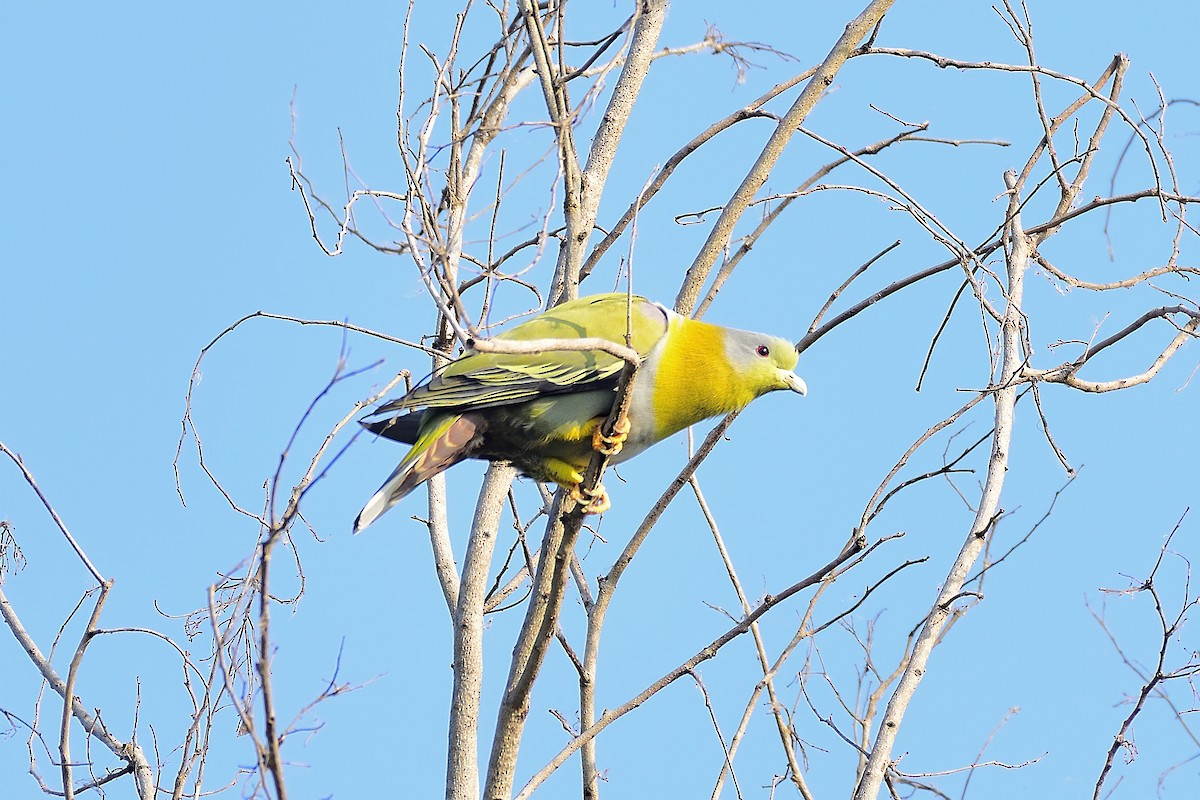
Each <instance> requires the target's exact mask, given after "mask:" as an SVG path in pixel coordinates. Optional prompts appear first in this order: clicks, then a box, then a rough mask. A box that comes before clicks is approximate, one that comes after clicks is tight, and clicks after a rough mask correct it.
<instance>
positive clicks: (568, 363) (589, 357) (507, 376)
mask: <svg viewBox="0 0 1200 800" xmlns="http://www.w3.org/2000/svg"><path fill="white" fill-rule="evenodd" d="M632 311H633V314H632V317H631V319H630V321H631V322H632V334H633V335H632V341H631V343H630V344H631V346H632V347H633V348H634V350H636V351H637V352H638V353H639V354H641V355H643V356H645V355H646V354H647V353H648V352H650V350H651V349H652V348H653V347H654V345H655V343H657V342H658V340H659V339H661V338H662V336H663V334H665V333H666V331H667V326H668V323H669V312H668V311H667V310H666V309H665V308H663V307H662V306H659V305H657V304H656V303H652V302H650V301H649V300H646V299H645V298H642V297H634V298H633V307H632ZM626 312H627V306H626V295H624V294H604V295H593V296H590V297H582V298H579V299H578V300H573V301H571V302H569V303H564V304H562V305H560V306H557V307H555V308H552V309H550V310H549V311H546V312H544V313H542V314H540V315H538V316H537V317H534V318H533V319H531V320H529V321H528V322H526V323H523V324H521V325H518V326H517V327H515V328H513V329H512V330H510V331H506V332H505V333H502V334H500V335H498V336H497V337H496V339H498V340H500V341H505V340H509V341H523V340H524V341H528V340H531V339H577V338H582V337H588V336H597V337H602V338H605V339H608V340H609V341H612V342H617V343H619V344H624V343H625V332H626V329H627V322H626V320H627V316H626ZM623 365H624V362H623V361H621V359H619V358H616V357H615V356H612V355H609V354H608V353H604V352H601V351H595V350H591V351H569V350H557V351H548V352H544V353H540V354H537V355H529V354H521V355H511V354H504V353H468V354H467V355H465V356H463V357H462V358H460V359H458V360H457V361H453V362H451V363H450V364H448V365H447V366H446V367H445V368H444V369H442V370H441V371H439V372H437V373H435V374H434V375H431V376H430V377H429V378H428V379H427V380H425V381H424V382H422V383H421V384H420V385H419V386H417V387H415V388H414V389H413V390H412V391H411V392H409V393H408V394H406V395H405V396H404V397H402V398H400V399H398V400H393V401H392V402H390V403H387V404H386V405H384V406H381V407H380V408H379V409H377V410H376V411H375V414H373V415H372V416H375V415H379V414H384V413H390V412H395V411H402V410H405V409H411V408H420V407H429V408H463V407H470V408H489V407H493V406H502V405H510V404H513V403H521V402H525V401H527V400H532V399H534V398H536V397H542V396H546V395H554V394H564V393H568V392H577V391H589V390H595V389H601V388H610V387H613V386H615V385H616V383H617V380H618V378H619V376H620V373H621V368H622V366H623Z"/></svg>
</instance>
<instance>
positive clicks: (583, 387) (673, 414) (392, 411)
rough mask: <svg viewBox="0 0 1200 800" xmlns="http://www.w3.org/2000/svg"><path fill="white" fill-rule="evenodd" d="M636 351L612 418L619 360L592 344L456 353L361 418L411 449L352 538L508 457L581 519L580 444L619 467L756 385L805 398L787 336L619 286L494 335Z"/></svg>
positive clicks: (737, 403) (737, 404)
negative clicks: (421, 491)
mask: <svg viewBox="0 0 1200 800" xmlns="http://www.w3.org/2000/svg"><path fill="white" fill-rule="evenodd" d="M627 331H628V332H629V333H630V334H631V335H630V337H629V341H628V345H629V346H630V347H632V348H633V349H634V350H635V351H636V352H637V354H638V356H639V357H640V358H641V359H642V361H641V364H640V366H639V369H638V372H637V376H636V378H635V380H634V383H633V390H632V394H631V397H630V403H629V409H628V412H627V415H626V416H625V417H623V418H622V419H621V420H620V421H619V423H618V424H617V426H616V429H615V432H614V435H613V436H611V437H607V436H605V435H604V434H603V433H602V432H601V424H602V423H603V421H604V419H605V418H606V417H607V416H608V415H609V414H610V413H611V411H612V407H613V401H614V400H615V399H616V390H617V384H618V381H619V379H620V376H621V371H622V369H623V367H624V366H625V362H624V361H623V360H622V359H620V358H618V357H616V356H614V355H612V354H610V353H607V352H605V351H602V350H582V351H580V350H577V351H569V350H557V351H551V350H546V351H542V352H539V353H537V354H530V353H522V354H506V353H498V352H491V351H490V350H489V352H479V351H475V350H471V349H468V350H467V351H466V352H465V353H464V355H463V356H462V357H461V358H459V359H457V360H455V361H452V362H450V363H449V364H447V365H446V366H445V367H443V368H442V369H440V370H437V371H436V372H434V373H433V374H432V375H430V376H429V377H428V378H426V379H425V380H424V381H422V382H421V383H420V384H419V385H417V386H416V387H415V388H413V389H412V390H411V391H409V392H408V393H407V394H405V395H404V396H403V397H401V398H399V399H396V400H392V401H391V402H388V403H385V404H384V405H382V406H380V407H379V408H377V409H375V410H374V411H373V412H371V413H370V414H367V415H366V416H365V417H364V418H363V419H361V420H360V424H361V425H362V426H363V427H364V428H366V429H367V430H369V431H371V432H372V433H375V434H378V435H379V436H382V437H384V438H387V439H392V440H395V441H398V442H402V443H405V444H410V445H412V448H411V449H410V450H409V451H408V453H407V454H406V455H405V456H404V458H403V459H401V461H400V464H399V466H397V467H396V469H395V471H393V472H392V474H391V475H390V476H388V479H387V480H386V481H384V483H383V485H382V486H380V487H379V490H378V491H377V492H376V493H375V494H374V495H372V497H371V498H370V499H369V500H368V501H367V503H366V505H365V506H364V507H363V509H362V511H361V513H359V515H358V517H357V518H356V519H355V521H354V532H355V533H358V532H360V531H362V530H363V529H365V528H366V527H367V526H368V525H370V524H371V523H372V522H374V521H375V520H376V519H378V518H379V516H380V515H381V514H383V513H384V512H385V511H387V510H388V509H390V508H391V507H392V506H394V505H396V503H398V502H399V501H400V500H401V499H402V498H404V496H405V495H407V494H409V493H410V492H412V491H413V490H414V489H416V488H417V486H419V485H420V484H421V483H423V482H425V481H427V480H429V479H430V478H431V477H433V476H434V475H437V474H438V473H440V472H442V471H444V470H446V469H449V468H450V467H452V466H454V465H455V464H457V463H458V462H460V461H462V460H464V459H468V458H475V459H484V460H487V461H507V462H510V463H511V464H513V466H515V467H516V468H517V470H518V471H519V472H521V473H523V474H524V475H527V476H529V477H532V478H534V479H535V480H537V481H541V482H544V483H555V484H558V485H559V486H560V487H562V488H564V489H565V490H567V491H568V492H570V493H571V494H572V496H573V497H574V498H575V500H576V501H578V502H580V503H582V504H583V505H584V507H585V511H587V512H588V513H602V512H603V511H605V510H607V509H608V508H609V506H610V505H611V501H610V499H609V497H608V494H607V492H606V491H605V490H604V488H603V486H598V487H597V488H596V489H595V490H594V491H593V492H592V493H591V495H590V496H585V495H584V494H583V493H582V492H581V491H580V483H581V482H582V481H583V472H584V470H585V469H586V468H587V465H588V462H589V461H590V459H591V455H592V451H593V450H601V451H602V452H604V453H606V454H608V455H610V458H611V460H612V461H613V462H621V461H625V460H626V459H629V458H632V457H633V456H635V455H637V454H639V453H641V452H642V451H644V450H645V449H646V448H648V447H650V446H651V445H653V444H656V443H657V442H660V441H662V440H663V439H666V438H667V437H669V436H671V435H672V434H674V433H677V432H678V431H681V430H683V429H684V428H686V427H689V426H691V425H694V424H696V423H698V422H702V421H703V420H705V419H708V418H710V417H715V416H718V415H722V414H727V413H730V412H732V411H738V410H740V409H742V408H745V407H746V406H747V405H748V404H749V403H750V402H751V401H752V400H754V399H755V398H757V397H760V396H762V395H764V394H766V393H768V392H773V391H776V390H790V391H793V392H796V393H798V394H801V395H804V394H806V393H807V391H808V387H807V385H806V384H805V382H804V381H803V380H802V379H801V378H800V376H799V375H797V374H796V373H795V372H794V369H795V367H796V362H797V361H798V359H799V353H798V352H797V351H796V348H795V347H794V346H793V344H792V343H791V342H789V341H788V340H786V339H782V338H779V337H776V336H769V335H767V334H763V333H754V332H751V331H743V330H737V329H734V328H726V327H722V326H719V325H713V324H711V323H708V322H703V321H701V320H696V319H691V318H689V317H686V316H682V315H680V314H677V313H675V312H674V311H672V310H671V309H669V308H667V307H666V306H663V305H661V304H659V303H656V302H653V301H651V300H647V299H646V298H644V297H639V296H636V295H629V294H626V293H620V292H617V293H610V294H597V295H590V296H586V297H580V298H578V299H576V300H570V301H568V302H565V303H562V304H561V305H558V306H555V307H553V308H550V309H548V310H546V311H544V312H542V313H541V314H538V315H537V316H536V317H533V318H532V319H530V320H528V321H526V322H524V323H522V324H520V325H517V326H516V327H514V328H512V329H511V330H508V331H505V332H504V333H501V334H498V335H497V336H495V337H494V338H493V341H495V342H497V343H503V342H521V341H530V340H534V339H580V338H585V337H599V338H603V339H607V340H609V341H611V342H615V343H617V344H622V345H624V344H626V332H627Z"/></svg>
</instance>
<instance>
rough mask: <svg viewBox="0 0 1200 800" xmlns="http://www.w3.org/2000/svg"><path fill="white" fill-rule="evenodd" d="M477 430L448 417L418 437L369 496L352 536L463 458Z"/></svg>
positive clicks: (463, 420)
mask: <svg viewBox="0 0 1200 800" xmlns="http://www.w3.org/2000/svg"><path fill="white" fill-rule="evenodd" d="M478 429H479V426H478V425H477V424H476V421H475V420H474V419H472V418H471V417H469V416H465V415H464V416H450V417H447V418H446V419H445V420H443V421H442V422H440V423H439V424H438V425H437V426H436V427H434V428H433V429H432V430H430V431H428V432H427V433H424V434H422V435H421V436H420V437H419V438H418V439H417V442H416V444H414V445H413V448H412V450H410V451H409V452H408V455H406V456H405V457H404V459H403V460H402V461H401V462H400V465H399V466H398V467H396V469H395V471H394V472H392V474H391V475H389V476H388V479H387V480H386V481H384V482H383V486H380V487H379V491H377V492H375V494H373V495H372V496H371V499H370V500H368V501H367V504H366V505H365V506H363V510H362V511H360V512H359V514H358V517H357V518H355V520H354V532H355V533H358V532H359V531H361V530H363V529H365V528H366V527H367V526H368V525H370V524H371V523H372V522H374V521H375V520H376V519H378V518H379V517H380V516H381V515H382V514H383V513H384V512H385V511H387V510H388V509H389V508H391V507H392V506H394V505H396V503H398V502H400V501H401V500H402V499H403V498H404V497H405V496H406V495H408V494H409V493H410V492H412V490H413V489H416V488H417V487H418V486H420V485H421V484H422V483H424V482H425V481H427V480H429V479H430V478H432V477H433V476H434V475H437V474H438V473H439V472H443V471H444V470H447V469H449V468H450V467H452V466H454V465H455V464H457V463H458V462H459V461H462V460H463V459H464V458H467V457H468V456H469V455H470V453H471V445H472V444H473V443H475V442H476V433H477V432H478Z"/></svg>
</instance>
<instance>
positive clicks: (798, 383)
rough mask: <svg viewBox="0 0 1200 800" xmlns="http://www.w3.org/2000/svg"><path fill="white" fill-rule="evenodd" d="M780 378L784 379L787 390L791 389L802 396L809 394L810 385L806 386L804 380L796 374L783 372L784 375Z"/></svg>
mask: <svg viewBox="0 0 1200 800" xmlns="http://www.w3.org/2000/svg"><path fill="white" fill-rule="evenodd" d="M781 372H782V370H781ZM780 377H782V378H783V383H784V385H785V386H786V387H787V388H789V389H791V390H792V391H793V392H795V393H796V394H801V395H804V394H808V384H806V383H805V382H804V379H803V378H801V377H800V376H799V375H797V374H796V373H794V372H783V375H781V376H780Z"/></svg>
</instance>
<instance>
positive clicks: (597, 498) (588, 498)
mask: <svg viewBox="0 0 1200 800" xmlns="http://www.w3.org/2000/svg"><path fill="white" fill-rule="evenodd" d="M571 499H572V500H574V501H575V502H576V503H578V504H579V505H580V506H582V507H583V513H585V514H603V513H604V512H605V511H608V509H610V508H612V501H611V500H609V499H608V491H607V490H606V489H605V488H604V486H603V484H597V486H596V488H595V489H592V490H591V491H590V492H589V491H585V490H584V489H583V487H582V486H580V485H579V484H575V485H574V486H573V487H571Z"/></svg>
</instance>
